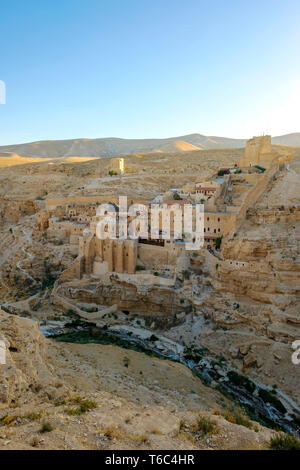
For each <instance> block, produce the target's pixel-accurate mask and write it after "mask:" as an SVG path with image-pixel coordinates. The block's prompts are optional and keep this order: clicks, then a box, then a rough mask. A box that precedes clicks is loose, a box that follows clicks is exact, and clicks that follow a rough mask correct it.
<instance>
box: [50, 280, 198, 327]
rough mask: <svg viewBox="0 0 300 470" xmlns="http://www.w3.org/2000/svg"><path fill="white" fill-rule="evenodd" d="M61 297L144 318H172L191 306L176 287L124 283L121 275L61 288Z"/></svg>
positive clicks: (59, 291) (131, 282)
mask: <svg viewBox="0 0 300 470" xmlns="http://www.w3.org/2000/svg"><path fill="white" fill-rule="evenodd" d="M58 293H59V295H62V296H63V297H65V298H69V299H70V300H72V301H80V302H89V303H96V304H98V305H109V306H110V305H114V304H117V305H118V308H119V309H120V310H129V311H130V312H139V313H142V314H144V315H149V316H150V317H151V316H153V317H154V316H161V317H166V318H172V314H175V313H178V312H182V311H185V310H188V309H189V308H190V307H191V303H190V302H188V301H187V300H186V299H184V298H183V294H182V291H181V290H180V289H179V288H178V286H177V287H176V288H175V286H170V287H167V286H161V285H159V278H157V285H152V286H149V285H145V286H144V285H139V284H137V283H134V282H133V281H132V280H131V281H130V280H128V281H125V280H122V279H119V278H118V275H111V276H109V278H107V279H106V280H104V279H102V280H101V283H100V282H99V281H97V282H94V283H91V282H87V283H86V284H85V285H84V284H82V283H81V285H79V286H76V283H75V284H74V283H73V284H71V287H70V285H68V284H66V285H62V286H61V287H59V289H58Z"/></svg>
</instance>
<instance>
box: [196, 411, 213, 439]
mask: <svg viewBox="0 0 300 470" xmlns="http://www.w3.org/2000/svg"><path fill="white" fill-rule="evenodd" d="M196 431H198V432H201V433H202V434H204V435H207V434H213V433H214V432H215V431H216V425H215V424H214V423H212V422H211V420H210V419H209V418H206V417H205V416H199V418H198V421H197V428H196Z"/></svg>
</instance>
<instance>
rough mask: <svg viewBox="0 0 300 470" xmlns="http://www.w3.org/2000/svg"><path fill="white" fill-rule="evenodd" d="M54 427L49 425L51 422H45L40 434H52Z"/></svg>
mask: <svg viewBox="0 0 300 470" xmlns="http://www.w3.org/2000/svg"><path fill="white" fill-rule="evenodd" d="M53 429H54V427H53V426H52V424H51V423H49V421H44V422H43V424H42V427H41V429H40V432H41V433H45V432H51V431H53Z"/></svg>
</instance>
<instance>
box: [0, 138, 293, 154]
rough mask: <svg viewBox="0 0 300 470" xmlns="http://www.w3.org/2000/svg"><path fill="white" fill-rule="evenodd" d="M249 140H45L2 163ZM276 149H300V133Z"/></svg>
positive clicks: (10, 148)
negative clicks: (28, 158)
mask: <svg viewBox="0 0 300 470" xmlns="http://www.w3.org/2000/svg"><path fill="white" fill-rule="evenodd" d="M245 142H246V139H230V138H226V137H216V136H205V135H201V134H190V135H185V136H180V137H170V138H167V139H119V138H115V137H110V138H101V139H71V140H45V141H40V142H30V143H25V144H18V145H7V146H2V147H0V159H1V158H3V157H4V156H9V154H17V155H19V156H20V157H34V158H37V157H38V158H61V157H68V156H77V157H78V156H79V157H80V156H85V157H110V156H112V155H126V154H132V153H150V152H158V151H160V152H162V151H163V152H166V151H167V152H171V153H172V152H187V151H191V150H209V149H221V148H241V147H244V146H245ZM272 143H273V144H276V145H290V146H300V133H294V134H287V135H283V136H278V137H273V138H272Z"/></svg>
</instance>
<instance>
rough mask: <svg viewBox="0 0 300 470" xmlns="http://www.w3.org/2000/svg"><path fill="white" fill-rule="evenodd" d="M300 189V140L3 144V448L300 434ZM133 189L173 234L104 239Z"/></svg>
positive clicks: (153, 445)
mask: <svg viewBox="0 0 300 470" xmlns="http://www.w3.org/2000/svg"><path fill="white" fill-rule="evenodd" d="M299 181H300V135H299V134H291V135H287V136H281V137H276V138H273V139H272V140H271V137H270V136H260V137H254V138H252V139H250V140H247V141H246V140H242V139H237V140H235V139H222V138H218V137H205V136H202V135H199V134H193V135H190V136H181V137H178V138H172V139H149V140H140V141H139V140H125V139H77V140H74V141H47V142H37V143H32V144H22V145H15V146H6V147H1V148H0V247H1V250H0V306H1V310H0V340H1V342H2V344H4V345H5V353H6V363H5V364H2V365H0V368H1V376H0V448H6V449H10V448H11V449H33V448H38V449H54V448H56V449H267V448H268V447H269V445H270V441H271V439H272V438H274V436H277V434H278V432H281V431H282V432H284V433H292V434H295V435H298V436H299V432H300V394H299V378H300V365H298V364H296V363H295V362H293V361H292V354H293V352H294V350H293V346H292V345H293V343H294V342H295V341H297V340H299V339H300V331H299V328H300V319H299V295H300V293H299V290H300V251H299V250H300V248H299V246H300V245H299V239H300V210H299V208H300V206H299V187H300V185H299ZM120 196H126V197H127V201H128V205H132V204H143V206H144V207H150V205H151V204H157V205H159V207H161V208H162V207H164V208H165V209H166V211H167V212H166V213H165V215H162V216H161V218H160V219H159V233H158V236H157V238H156V239H153V238H152V239H150V237H146V236H144V235H143V234H142V233H141V234H138V233H137V237H136V238H135V239H134V240H129V239H124V240H123V239H117V240H112V239H110V238H107V239H105V240H101V239H99V237H98V236H97V226H98V225H99V223H101V222H102V221H103V220H104V217H105V216H107V211H105V213H104V212H103V213H101V212H99V208H100V207H101V205H102V204H104V203H105V204H109V205H110V206H108V207H110V209H108V212H109V211H110V210H111V211H112V213H113V215H116V217H117V218H119V217H120V215H121V212H120V208H119V197H120ZM185 204H189V205H191V206H192V207H194V206H196V205H197V204H201V205H203V206H204V239H203V246H202V247H201V248H199V249H198V248H197V247H196V248H195V249H192V250H186V249H185V248H186V244H187V243H188V238H189V237H188V235H189V234H186V233H183V234H182V237H181V238H178V237H177V238H176V237H175V236H174V232H173V228H174V223H175V215H174V214H175V212H174V210H175V209H174V206H176V209H178V210H180V211H181V208H183V207H184V205H185ZM168 211H169V212H168ZM166 214H167V216H168V217H170V223H171V238H170V239H169V240H168V239H164V237H163V236H162V235H163V220H164V217H165V216H166ZM180 214H181V215H180V216H179V217H180V220H181V219H182V220H183V217H184V212H180ZM110 215H111V214H110ZM133 219H134V217H133V215H132V214H130V215H128V222H132V220H133ZM144 222H145V224H146V225H147V227H148V228H150V227H151V224H152V223H153V222H152V220H151V218H150V216H149V217H148V216H147V217H146V219H145V220H144ZM141 223H142V222H141V221H140V225H139V224H137V225H136V230H137V232H139V230H141ZM105 227H106V226H105ZM106 228H107V227H106Z"/></svg>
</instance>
